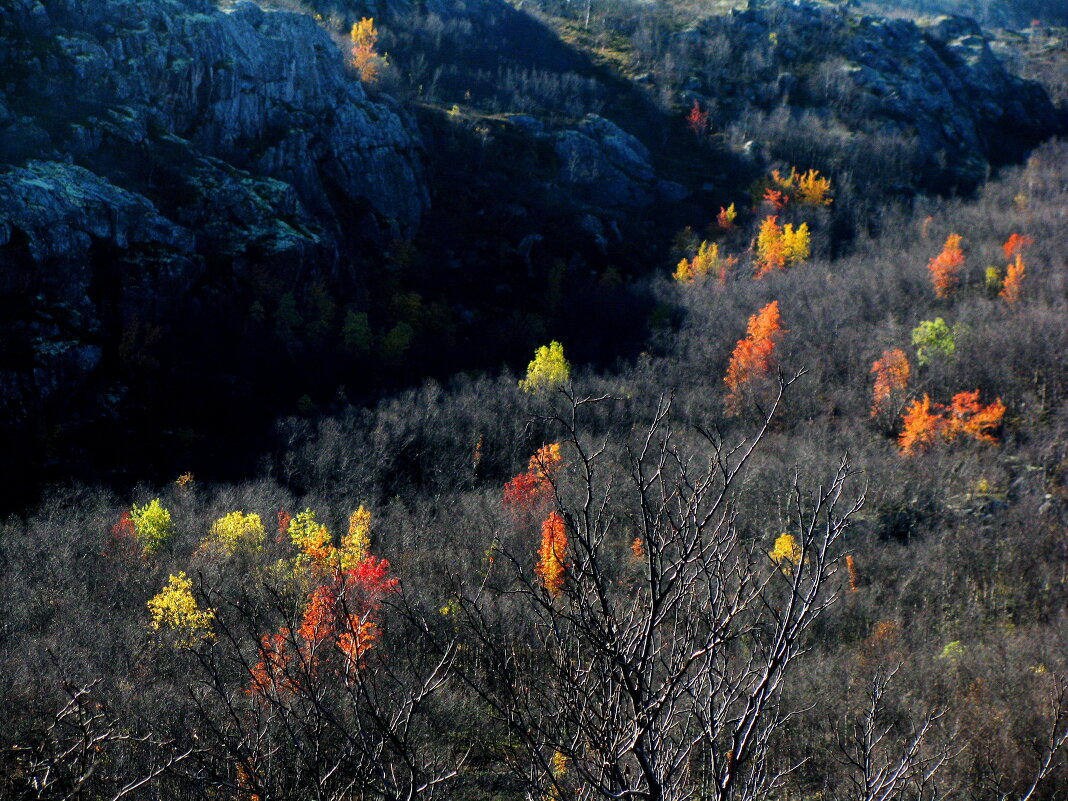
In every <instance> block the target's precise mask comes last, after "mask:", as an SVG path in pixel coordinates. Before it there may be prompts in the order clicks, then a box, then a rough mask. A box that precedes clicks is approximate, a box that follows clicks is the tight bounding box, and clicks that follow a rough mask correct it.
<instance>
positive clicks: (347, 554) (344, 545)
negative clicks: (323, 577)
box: [341, 505, 371, 570]
mask: <svg viewBox="0 0 1068 801" xmlns="http://www.w3.org/2000/svg"><path fill="white" fill-rule="evenodd" d="M370 550H371V513H370V512H368V511H367V510H366V509H364V508H363V506H362V505H361V506H360V508H359V509H357V510H356V511H355V512H353V513H352V514H351V515H350V516H349V533H348V534H346V535H345V536H344V537H342V538H341V569H342V570H351V569H352V568H354V567H356V566H357V565H358V564H360V563H361V562H363V560H364V559H366V558H367V554H368V553H369V552H370Z"/></svg>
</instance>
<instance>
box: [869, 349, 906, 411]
mask: <svg viewBox="0 0 1068 801" xmlns="http://www.w3.org/2000/svg"><path fill="white" fill-rule="evenodd" d="M871 372H872V374H873V375H874V376H875V385H874V386H873V387H872V393H871V416H872V417H879V416H880V415H882V414H884V413H885V412H886V411H887V410H888V407H889V404H890V401H891V399H892V398H893V396H894V395H896V394H900V393H902V392H904V391H905V389H906V388H907V387H908V384H909V373H910V368H909V359H908V356H906V355H905V351H903V350H901V348H894V349H892V350H886V351H883V355H882V356H881V357H880V358H878V359H876V360H875V363H874V364H872V366H871Z"/></svg>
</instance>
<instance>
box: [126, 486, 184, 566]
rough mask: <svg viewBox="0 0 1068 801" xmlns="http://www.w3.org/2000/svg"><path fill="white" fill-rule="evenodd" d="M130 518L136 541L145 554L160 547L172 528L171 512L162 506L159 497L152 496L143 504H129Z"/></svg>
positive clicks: (168, 537) (168, 536) (164, 542)
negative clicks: (152, 497) (151, 498)
mask: <svg viewBox="0 0 1068 801" xmlns="http://www.w3.org/2000/svg"><path fill="white" fill-rule="evenodd" d="M130 519H131V520H132V521H133V525H134V533H135V536H136V537H137V541H138V543H140V545H141V547H142V548H143V549H144V551H145V553H146V554H151V553H154V552H155V551H158V550H159V549H160V548H162V547H163V545H165V544H166V542H167V540H168V539H170V536H171V533H172V532H173V530H174V526H173V524H172V523H171V513H170V512H169V511H167V509H165V508H164V506H163V504H162V503H160V500H159V498H154V499H153V500H151V501H149V502H148V503H146V504H145V505H144V506H137V505H134V506H131V507H130Z"/></svg>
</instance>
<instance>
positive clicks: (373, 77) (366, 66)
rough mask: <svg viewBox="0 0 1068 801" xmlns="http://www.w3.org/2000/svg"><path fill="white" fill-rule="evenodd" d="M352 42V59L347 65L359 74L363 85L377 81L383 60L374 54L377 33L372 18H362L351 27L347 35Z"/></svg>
mask: <svg viewBox="0 0 1068 801" xmlns="http://www.w3.org/2000/svg"><path fill="white" fill-rule="evenodd" d="M349 39H350V40H351V42H352V57H351V59H350V61H349V63H350V64H351V65H352V67H353V68H354V69H355V70H356V71H357V72H358V73H359V74H360V80H361V81H363V82H364V83H374V82H375V81H377V80H378V76H379V73H380V71H381V69H382V64H383V62H384V59H383V58H382V57H381V56H380V55H378V53H377V52H375V45H377V44H378V31H377V30H376V29H375V21H374V18H373V17H364V18H362V19H361V20H360V21H359V22H357V23H356V24H354V25H353V26H352V31H351V32H350V33H349Z"/></svg>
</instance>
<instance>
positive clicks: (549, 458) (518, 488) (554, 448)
mask: <svg viewBox="0 0 1068 801" xmlns="http://www.w3.org/2000/svg"><path fill="white" fill-rule="evenodd" d="M561 462H562V460H561V456H560V445H559V443H555V442H554V443H551V444H549V445H542V446H541V447H540V448H538V450H537V451H536V452H535V453H534V455H533V456H531V457H530V461H529V462H528V463H527V471H526V472H525V473H520V474H519V475H518V476H516V477H515V478H513V479H512V480H510V481H509V482H508V483H507V484H505V485H504V505H505V506H507V507H509V508H511V509H512V510H513V511H517V512H518V511H522V510H537V509H541V508H543V506H544V504H546V503H548V501H550V500H551V499H552V495H553V486H552V480H553V476H555V475H556V472H557V471H558V470H559V469H560V465H561Z"/></svg>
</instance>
